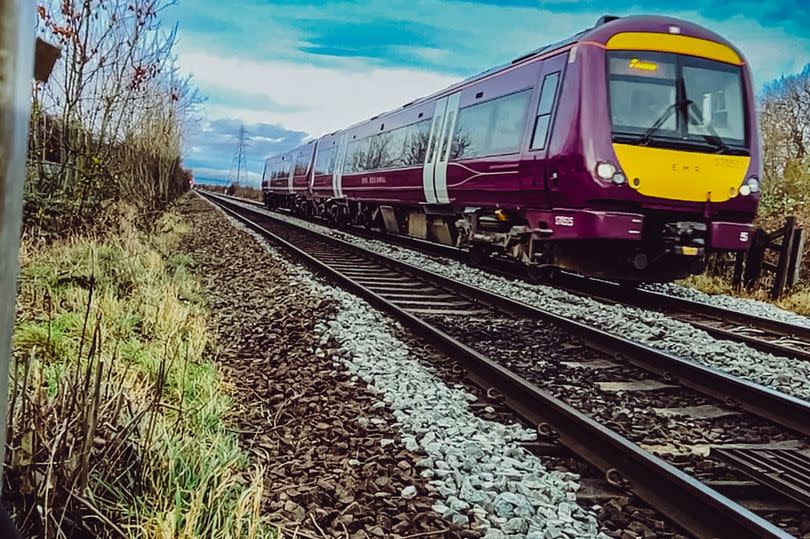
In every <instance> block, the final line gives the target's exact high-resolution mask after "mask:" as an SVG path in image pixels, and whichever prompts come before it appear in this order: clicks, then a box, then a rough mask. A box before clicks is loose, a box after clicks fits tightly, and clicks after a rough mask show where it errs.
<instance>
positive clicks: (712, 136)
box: [686, 99, 730, 153]
mask: <svg viewBox="0 0 810 539" xmlns="http://www.w3.org/2000/svg"><path fill="white" fill-rule="evenodd" d="M686 103H687V104H688V106H689V112H692V113H693V114H694V115H695V118H697V119H698V120H700V125H701V126H702V127H703V128H705V129H706V131H708V132H709V134H708V135H706V134H705V133H704V134H703V135H701V136H702V137H703V138H704V139H705V140H706V142H708V143H710V144H712V145H713V146H716V147H717V148H718V151H720V152H722V153H727V152H728V151H729V150H730V148H729V147H728V144H726V143H725V142H723V139H722V138H720V135H719V134H718V133H717V130H716V129H715V128H714V127H712V126H711V124H709V125H706V124H705V123H703V113H702V112H701V111H700V109H699V108H698V106H697V105H696V104H695V102H694V101H692V100H691V99H687V100H686Z"/></svg>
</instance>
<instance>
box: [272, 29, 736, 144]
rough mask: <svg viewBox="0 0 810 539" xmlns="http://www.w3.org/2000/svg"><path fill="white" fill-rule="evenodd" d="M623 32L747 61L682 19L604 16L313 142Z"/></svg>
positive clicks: (718, 38) (714, 36)
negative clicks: (707, 45)
mask: <svg viewBox="0 0 810 539" xmlns="http://www.w3.org/2000/svg"><path fill="white" fill-rule="evenodd" d="M673 28H675V29H676V30H673ZM621 32H654V33H679V34H682V35H686V36H690V37H696V38H701V39H706V40H709V41H714V42H717V43H722V44H724V45H727V46H728V47H730V48H731V49H733V50H734V51H735V52H737V54H739V55H740V58H744V56H743V54H742V53H741V52H740V51H739V50H738V49H737V48H736V47H735V46H734V45H732V44H731V43H729V42H728V41H727V40H726V39H725V38H723V37H722V36H720V35H719V34H716V33H714V32H712V31H711V30H708V29H706V28H704V27H702V26H699V25H697V24H694V23H690V22H688V21H685V20H682V19H678V18H675V17H666V16H661V15H633V16H628V17H618V16H614V15H603V16H602V17H600V18H599V19H598V20H597V21H596V24H594V25H593V26H592V27H590V28H586V29H585V30H582V31H580V32H577V33H576V34H574V35H572V36H570V37H568V38H566V39H563V40H561V41H556V42H553V43H549V44H547V45H543V46H542V47H539V48H537V49H534V50H532V51H530V52H527V53H526V54H522V55H520V56H517V57H515V58H514V59H512V60H511V61H509V62H507V63H504V64H501V65H497V66H495V67H491V68H489V69H486V70H484V71H482V72H480V73H477V74H475V75H472V76H470V77H467V78H466V79H464V80H461V81H459V82H456V83H453V84H451V85H450V86H447V87H446V88H443V89H441V90H438V91H436V92H433V93H430V94H428V95H425V96H422V97H418V98H416V99H414V100H412V101H409V102H407V103H405V104H404V105H401V106H399V107H396V108H394V109H390V110H387V111H385V112H381V113H380V114H377V115H375V116H372V117H371V118H367V119H365V120H361V121H359V122H357V123H354V124H352V125H350V126H348V127H344V128H343V129H339V130H337V131H334V132H332V133H326V134H324V135H321V136H319V137H316V138H315V139H313V141H315V140H320V139H323V138H326V137H333V136H335V135H337V134H339V133H341V132H343V131H348V130H349V129H353V128H355V127H358V126H360V125H363V124H365V123H367V122H370V121H372V120H378V119H380V118H384V117H386V116H390V115H391V114H394V113H397V112H399V111H401V110H403V109H406V108H408V107H411V106H413V105H418V104H420V103H424V102H425V101H429V100H432V99H436V98H437V97H440V96H442V95H444V94H449V93H452V92H453V91H454V90H456V89H458V88H461V87H463V86H466V85H468V84H471V83H474V82H476V81H480V80H482V79H485V78H487V77H490V76H493V75H496V74H497V73H500V72H502V71H506V70H508V69H510V68H512V67H514V66H516V65H521V64H524V63H526V62H529V61H532V60H536V59H538V58H541V57H544V56H548V55H551V54H553V53H554V52H556V51H561V50H562V49H565V48H566V47H569V46H571V45H573V44H576V43H579V42H590V43H598V44H606V43H607V41H608V40H609V39H610V38H611V37H613V36H614V35H616V34H618V33H621ZM310 142H312V141H310ZM296 149H297V148H296ZM272 157H274V156H271V157H270V158H272Z"/></svg>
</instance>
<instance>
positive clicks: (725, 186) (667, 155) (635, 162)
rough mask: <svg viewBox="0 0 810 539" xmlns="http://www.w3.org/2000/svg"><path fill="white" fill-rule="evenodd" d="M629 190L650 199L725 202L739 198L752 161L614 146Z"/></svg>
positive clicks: (705, 154)
mask: <svg viewBox="0 0 810 539" xmlns="http://www.w3.org/2000/svg"><path fill="white" fill-rule="evenodd" d="M613 150H614V151H615V152H616V158H617V159H618V160H619V163H618V165H619V167H620V168H621V169H622V170H623V171H624V174H625V176H627V181H628V184H629V185H630V187H632V188H633V189H635V190H637V191H638V192H639V193H641V194H642V195H645V196H649V197H656V198H666V199H670V200H683V201H689V202H707V201H710V202H725V201H726V200H728V199H730V198H733V197H735V196H737V192H738V189H739V187H740V185H741V184H742V182H743V180H744V179H745V173H746V172H747V171H748V164H749V163H750V161H751V158H750V157H748V156H740V155H716V154H708V153H696V152H683V151H678V150H667V149H664V148H650V147H648V146H637V145H634V144H614V145H613Z"/></svg>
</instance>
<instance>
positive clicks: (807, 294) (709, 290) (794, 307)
mask: <svg viewBox="0 0 810 539" xmlns="http://www.w3.org/2000/svg"><path fill="white" fill-rule="evenodd" d="M678 284H680V285H683V286H688V287H690V288H695V289H697V290H700V291H701V292H705V293H706V294H712V295H715V294H724V295H727V296H734V297H739V298H746V299H755V300H759V301H765V302H768V303H773V304H774V305H776V306H777V307H781V308H782V309H785V310H788V311H793V312H795V313H798V314H801V315H804V316H810V287H808V286H807V285H804V286H799V287H796V288H794V289H793V290H790V291H788V292H787V293H785V295H784V296H782V298H781V299H779V300H777V301H773V300H771V299H770V298H769V297H768V291H767V290H765V289H761V288H760V289H756V290H753V291H752V292H747V291H745V290H734V288H733V287H732V286H731V281H729V280H728V279H726V278H724V277H718V276H713V275H708V274H703V275H693V276H691V277H689V278H687V279H684V280H682V281H679V282H678Z"/></svg>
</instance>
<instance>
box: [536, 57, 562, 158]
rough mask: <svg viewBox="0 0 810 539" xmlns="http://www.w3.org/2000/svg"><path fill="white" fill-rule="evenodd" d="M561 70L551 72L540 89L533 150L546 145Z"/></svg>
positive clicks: (540, 148)
mask: <svg viewBox="0 0 810 539" xmlns="http://www.w3.org/2000/svg"><path fill="white" fill-rule="evenodd" d="M559 80H560V72H559V71H555V72H554V73H549V74H548V75H546V76H545V77H544V78H543V87H542V88H541V90H540V102H539V104H538V105H537V118H536V119H535V122H534V134H533V135H532V145H531V148H532V149H533V150H542V149H544V148H545V147H546V139H547V138H548V129H549V126H550V125H551V113H552V111H553V110H554V97H555V96H556V95H557V83H558V82H559Z"/></svg>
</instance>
